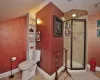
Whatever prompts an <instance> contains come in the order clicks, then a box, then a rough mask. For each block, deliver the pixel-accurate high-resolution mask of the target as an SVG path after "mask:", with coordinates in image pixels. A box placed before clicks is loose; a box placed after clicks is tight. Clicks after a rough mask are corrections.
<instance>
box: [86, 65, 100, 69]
mask: <svg viewBox="0 0 100 80" xmlns="http://www.w3.org/2000/svg"><path fill="white" fill-rule="evenodd" d="M87 67H88V68H89V69H90V64H87ZM96 70H97V71H100V67H97V66H96Z"/></svg>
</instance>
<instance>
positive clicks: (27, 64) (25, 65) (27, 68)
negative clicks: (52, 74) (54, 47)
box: [19, 50, 41, 80]
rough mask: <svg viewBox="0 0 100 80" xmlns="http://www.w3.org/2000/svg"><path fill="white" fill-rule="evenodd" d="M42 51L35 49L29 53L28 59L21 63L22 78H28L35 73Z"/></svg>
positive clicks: (23, 79)
mask: <svg viewBox="0 0 100 80" xmlns="http://www.w3.org/2000/svg"><path fill="white" fill-rule="evenodd" d="M40 56H41V51H40V50H34V51H32V52H31V53H29V54H28V60H27V61H24V62H22V63H20V64H19V69H20V70H22V80H28V79H30V78H31V77H33V76H34V75H35V71H36V67H37V62H39V61H40Z"/></svg>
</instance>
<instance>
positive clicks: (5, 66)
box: [0, 16, 26, 73]
mask: <svg viewBox="0 0 100 80" xmlns="http://www.w3.org/2000/svg"><path fill="white" fill-rule="evenodd" d="M13 56H14V57H16V58H17V60H16V61H15V62H13V69H15V68H17V67H18V64H19V63H20V62H22V61H24V60H25V59H26V17H25V16H24V17H19V18H16V19H11V20H7V21H3V22H0V73H3V72H6V71H9V70H10V58H11V57H13Z"/></svg>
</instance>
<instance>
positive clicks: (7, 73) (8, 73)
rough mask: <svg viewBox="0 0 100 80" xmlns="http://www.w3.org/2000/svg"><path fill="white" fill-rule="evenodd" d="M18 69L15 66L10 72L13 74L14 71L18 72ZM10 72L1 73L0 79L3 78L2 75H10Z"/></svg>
mask: <svg viewBox="0 0 100 80" xmlns="http://www.w3.org/2000/svg"><path fill="white" fill-rule="evenodd" d="M19 71H20V69H19V68H16V69H13V70H12V73H13V74H15V73H17V72H19ZM10 74H11V71H8V72H5V73H2V74H0V79H1V78H4V77H8V76H10Z"/></svg>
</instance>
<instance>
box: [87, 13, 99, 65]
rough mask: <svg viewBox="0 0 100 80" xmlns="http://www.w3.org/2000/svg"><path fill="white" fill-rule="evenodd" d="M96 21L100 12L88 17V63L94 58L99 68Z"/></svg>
mask: <svg viewBox="0 0 100 80" xmlns="http://www.w3.org/2000/svg"><path fill="white" fill-rule="evenodd" d="M97 20H100V12H99V13H96V14H93V15H89V16H88V61H90V59H91V58H96V61H97V66H98V67H100V37H97V29H100V28H97Z"/></svg>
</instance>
